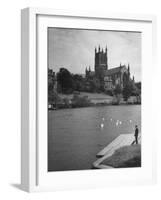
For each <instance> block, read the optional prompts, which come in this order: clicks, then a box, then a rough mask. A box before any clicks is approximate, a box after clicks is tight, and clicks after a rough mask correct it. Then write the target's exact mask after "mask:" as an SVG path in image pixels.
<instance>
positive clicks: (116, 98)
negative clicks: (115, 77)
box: [112, 84, 122, 105]
mask: <svg viewBox="0 0 161 200" xmlns="http://www.w3.org/2000/svg"><path fill="white" fill-rule="evenodd" d="M113 94H114V97H113V102H112V103H113V104H116V105H118V104H119V103H120V100H121V97H122V89H121V87H120V85H118V84H117V85H116V87H115V89H114V90H113Z"/></svg>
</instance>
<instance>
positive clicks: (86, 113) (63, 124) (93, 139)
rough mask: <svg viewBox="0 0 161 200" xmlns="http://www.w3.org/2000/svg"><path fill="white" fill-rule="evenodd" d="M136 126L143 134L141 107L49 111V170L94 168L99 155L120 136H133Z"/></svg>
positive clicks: (122, 106)
mask: <svg viewBox="0 0 161 200" xmlns="http://www.w3.org/2000/svg"><path fill="white" fill-rule="evenodd" d="M117 121H118V122H117ZM101 124H103V125H102V127H101ZM135 125H138V127H139V131H141V106H140V105H120V106H103V107H88V108H76V109H63V110H54V111H49V112H48V170H49V171H64V170H82V169H91V167H92V163H93V162H94V161H95V160H96V154H97V153H98V152H99V151H100V150H102V149H103V148H104V147H105V146H106V145H107V144H109V143H110V142H112V140H114V139H115V138H116V137H117V136H118V135H119V134H126V133H134V129H135Z"/></svg>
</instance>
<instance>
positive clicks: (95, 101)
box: [48, 92, 141, 110]
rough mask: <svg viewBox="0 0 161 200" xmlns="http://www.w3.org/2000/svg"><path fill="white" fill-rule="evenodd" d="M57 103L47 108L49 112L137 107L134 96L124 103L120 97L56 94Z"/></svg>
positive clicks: (97, 94)
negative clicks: (69, 109)
mask: <svg viewBox="0 0 161 200" xmlns="http://www.w3.org/2000/svg"><path fill="white" fill-rule="evenodd" d="M58 96H59V101H57V103H55V104H50V105H49V106H48V108H49V110H56V109H66V108H81V107H96V106H108V105H137V104H140V103H141V102H140V103H138V101H137V99H136V97H135V96H131V97H130V98H129V99H128V101H124V99H123V98H122V97H121V98H120V99H119V101H118V99H117V98H116V97H115V96H109V95H106V94H104V93H87V92H81V93H77V94H58Z"/></svg>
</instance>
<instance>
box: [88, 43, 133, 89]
mask: <svg viewBox="0 0 161 200" xmlns="http://www.w3.org/2000/svg"><path fill="white" fill-rule="evenodd" d="M108 67H109V66H108V55H107V46H106V48H105V50H103V48H102V49H101V48H100V46H99V47H98V50H97V49H96V48H95V64H94V69H95V71H91V68H90V67H89V68H88V69H87V68H86V71H85V73H86V79H87V80H88V79H93V80H95V81H97V82H99V84H100V87H101V88H103V89H104V90H105V91H109V90H113V89H115V87H116V85H119V86H120V87H121V88H123V87H124V86H125V85H126V84H127V83H128V82H129V81H133V82H134V76H133V79H131V78H130V65H129V64H128V66H126V65H121V64H120V66H118V67H114V68H110V69H109V68H108Z"/></svg>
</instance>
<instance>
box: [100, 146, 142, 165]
mask: <svg viewBox="0 0 161 200" xmlns="http://www.w3.org/2000/svg"><path fill="white" fill-rule="evenodd" d="M102 164H105V165H108V166H112V167H114V168H125V167H141V145H139V144H138V145H131V146H125V147H122V148H120V149H118V150H116V151H115V153H114V154H113V155H112V156H110V157H108V158H107V159H106V160H104V161H103V163H102Z"/></svg>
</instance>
